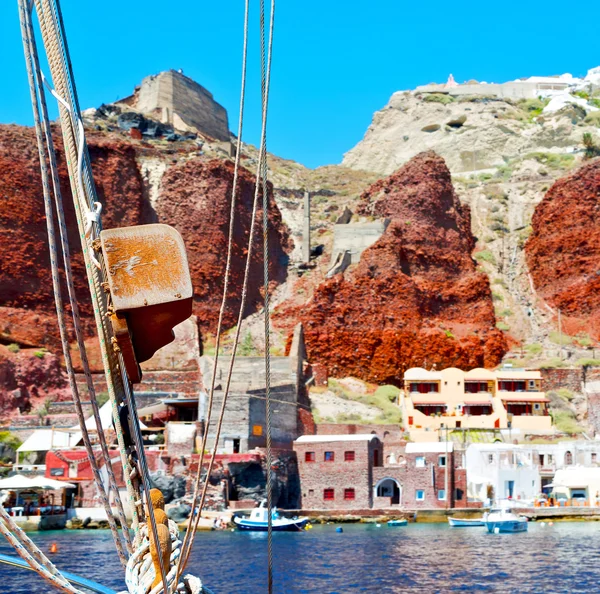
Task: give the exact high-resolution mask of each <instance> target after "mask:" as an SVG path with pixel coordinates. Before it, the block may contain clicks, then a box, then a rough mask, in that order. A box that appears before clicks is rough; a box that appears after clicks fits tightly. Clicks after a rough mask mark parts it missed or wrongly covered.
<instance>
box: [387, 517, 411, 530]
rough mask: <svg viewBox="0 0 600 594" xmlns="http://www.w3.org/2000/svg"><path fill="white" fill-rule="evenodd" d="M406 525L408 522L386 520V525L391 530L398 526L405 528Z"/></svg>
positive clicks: (404, 520)
mask: <svg viewBox="0 0 600 594" xmlns="http://www.w3.org/2000/svg"><path fill="white" fill-rule="evenodd" d="M407 524H408V520H406V519H404V518H402V519H400V520H388V523H387V525H388V526H390V527H391V528H395V527H398V526H406V525H407Z"/></svg>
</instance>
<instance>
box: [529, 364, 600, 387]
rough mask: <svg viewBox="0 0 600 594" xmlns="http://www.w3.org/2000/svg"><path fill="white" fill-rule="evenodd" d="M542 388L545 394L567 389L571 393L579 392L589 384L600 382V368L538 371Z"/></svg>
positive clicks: (563, 368)
mask: <svg viewBox="0 0 600 594" xmlns="http://www.w3.org/2000/svg"><path fill="white" fill-rule="evenodd" d="M540 373H541V374H542V387H543V390H544V391H545V392H549V391H550V390H559V389H560V388H567V389H568V390H571V392H581V391H582V388H585V387H586V385H587V384H589V383H590V382H597V381H600V368H597V367H588V368H587V369H584V368H583V367H559V368H556V369H540Z"/></svg>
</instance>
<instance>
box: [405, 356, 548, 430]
mask: <svg viewBox="0 0 600 594" xmlns="http://www.w3.org/2000/svg"><path fill="white" fill-rule="evenodd" d="M541 381H542V378H541V374H540V372H539V371H525V370H523V369H513V368H511V367H503V368H501V369H500V370H498V371H489V370H487V369H481V368H478V369H472V370H471V371H461V370H460V369H456V368H454V367H450V368H449V369H444V370H442V371H428V370H427V369H423V368H421V367H413V368H412V369H409V370H407V371H406V373H405V374H404V390H403V392H402V393H401V395H400V406H401V408H402V419H403V423H404V429H405V430H407V431H409V432H410V434H411V438H413V439H419V438H421V439H424V438H425V437H426V436H425V435H420V434H421V433H425V432H427V433H428V437H427V438H428V439H431V433H429V432H431V431H435V430H438V429H440V428H441V427H442V426H443V427H448V428H450V429H452V428H462V429H507V428H509V422H510V423H511V425H510V427H512V428H514V429H520V430H524V431H548V430H551V428H552V419H551V418H550V416H549V413H548V402H549V400H548V399H547V398H546V396H545V394H544V393H543V392H542V388H541Z"/></svg>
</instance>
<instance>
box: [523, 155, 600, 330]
mask: <svg viewBox="0 0 600 594" xmlns="http://www.w3.org/2000/svg"><path fill="white" fill-rule="evenodd" d="M599 219H600V159H597V160H595V161H593V162H591V163H589V164H587V165H584V166H583V167H581V168H580V169H578V170H577V171H575V172H574V173H572V174H571V175H568V176H567V177H564V178H562V179H559V180H558V181H557V182H556V183H555V184H554V185H553V186H552V187H551V188H550V190H548V192H547V193H546V196H545V197H544V199H543V200H542V201H541V202H540V203H539V204H538V206H537V207H536V209H535V213H534V215H533V219H532V226H533V233H532V235H531V236H530V238H529V241H528V242H527V244H526V246H525V252H526V256H527V264H528V266H529V271H530V273H531V277H532V279H533V283H534V285H535V288H536V290H537V292H538V294H539V295H540V296H541V297H542V298H543V299H545V300H546V301H547V302H548V303H549V304H550V305H551V306H552V307H553V308H556V309H560V310H561V312H562V314H563V316H564V317H563V320H564V322H565V324H564V326H565V328H566V330H567V331H568V332H570V333H572V334H576V333H577V332H579V331H585V332H587V333H590V334H592V335H593V336H594V337H595V338H596V339H600V223H599V222H598V221H599Z"/></svg>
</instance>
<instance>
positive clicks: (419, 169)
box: [301, 153, 506, 384]
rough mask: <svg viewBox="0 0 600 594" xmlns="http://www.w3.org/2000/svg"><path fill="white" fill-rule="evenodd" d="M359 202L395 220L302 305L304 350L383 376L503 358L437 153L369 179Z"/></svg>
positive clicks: (466, 220)
mask: <svg viewBox="0 0 600 594" xmlns="http://www.w3.org/2000/svg"><path fill="white" fill-rule="evenodd" d="M360 210H361V211H362V213H363V214H367V213H369V214H372V215H375V216H384V217H388V218H390V219H391V223H390V225H389V226H388V228H387V230H386V231H385V233H384V234H383V236H382V237H381V238H380V239H379V240H378V241H377V242H376V243H375V244H374V245H373V246H372V247H370V248H369V249H367V250H366V251H365V252H364V253H363V254H362V257H361V260H360V263H359V264H358V265H357V266H356V268H355V269H354V270H352V269H350V270H349V271H347V272H346V273H345V274H344V275H341V274H340V275H336V276H335V277H333V278H332V279H330V280H326V281H325V282H323V283H322V284H321V285H320V286H319V287H318V288H317V289H316V291H315V294H314V297H313V299H312V300H311V301H310V302H309V303H308V305H307V306H306V308H305V311H304V313H303V314H302V315H301V319H302V321H303V323H304V328H305V338H306V341H307V351H308V356H309V359H310V360H311V361H313V362H317V363H321V364H323V365H325V366H326V367H327V369H328V371H329V373H330V374H332V375H335V376H338V377H344V376H347V375H352V376H355V377H358V378H361V379H364V380H367V381H372V382H375V383H379V384H382V383H395V384H398V383H399V382H400V380H401V378H402V375H403V373H404V370H405V369H407V368H409V367H413V366H427V367H431V366H432V365H434V364H435V365H437V366H438V368H442V367H449V366H457V367H463V368H467V369H468V368H472V367H477V366H493V365H496V364H497V363H499V361H500V359H501V358H502V356H503V354H504V352H505V350H506V342H505V340H504V337H503V335H502V333H501V332H500V331H498V330H496V328H495V317H494V310H493V305H492V299H491V291H490V287H489V282H488V279H487V277H486V276H485V274H483V273H481V272H479V271H478V270H477V266H476V263H475V261H474V260H473V259H472V257H471V252H472V250H473V247H474V245H475V239H474V237H473V235H472V234H471V230H470V212H469V208H468V207H467V206H465V205H462V204H461V203H460V201H459V199H458V197H457V196H456V194H455V193H454V190H453V188H452V183H451V178H450V172H449V171H448V168H447V167H446V165H445V163H444V161H443V159H441V158H440V157H439V156H437V155H435V154H433V153H424V154H421V155H418V156H417V157H415V158H414V159H413V160H412V161H411V162H410V163H409V164H407V165H406V166H404V167H403V168H401V169H400V170H398V171H397V172H396V173H394V174H393V175H391V176H390V177H389V178H387V179H385V180H382V181H380V182H377V183H375V184H374V185H372V186H371V187H370V188H369V189H368V190H367V191H366V192H365V193H364V194H363V195H362V198H361V205H360Z"/></svg>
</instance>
